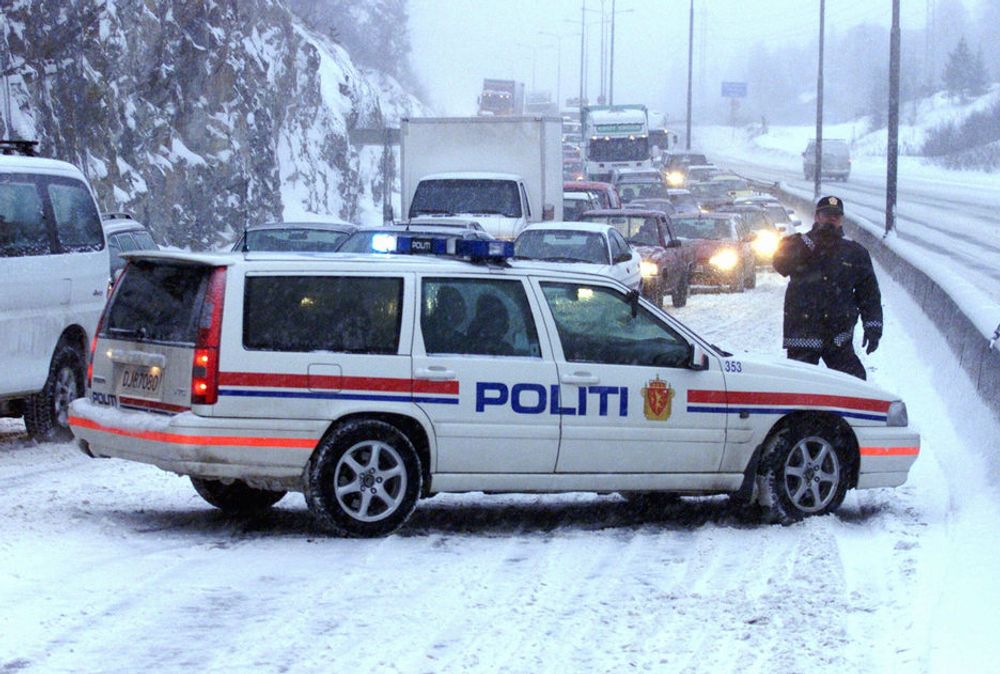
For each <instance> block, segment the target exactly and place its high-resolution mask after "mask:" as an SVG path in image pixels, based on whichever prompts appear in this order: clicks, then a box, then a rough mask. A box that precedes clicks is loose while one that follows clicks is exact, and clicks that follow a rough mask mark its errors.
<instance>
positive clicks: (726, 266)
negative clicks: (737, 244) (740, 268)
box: [708, 248, 740, 271]
mask: <svg viewBox="0 0 1000 674" xmlns="http://www.w3.org/2000/svg"><path fill="white" fill-rule="evenodd" d="M739 261H740V256H739V255H737V254H736V251H735V250H733V249H732V248H723V249H722V250H720V251H718V252H717V253H716V254H715V255H713V256H712V257H710V258H709V260H708V263H709V264H710V265H712V266H713V267H715V268H716V269H721V270H722V271H729V270H730V269H733V268H735V267H736V265H737V264H739Z"/></svg>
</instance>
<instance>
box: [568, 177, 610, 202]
mask: <svg viewBox="0 0 1000 674" xmlns="http://www.w3.org/2000/svg"><path fill="white" fill-rule="evenodd" d="M563 192H591V193H593V194H596V195H597V198H598V199H600V200H601V208H621V207H622V198H621V196H619V195H618V190H616V189H615V186H614V185H612V184H611V183H599V182H594V181H587V180H572V181H568V182H564V183H563Z"/></svg>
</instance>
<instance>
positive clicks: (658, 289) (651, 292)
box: [642, 276, 665, 307]
mask: <svg viewBox="0 0 1000 674" xmlns="http://www.w3.org/2000/svg"><path fill="white" fill-rule="evenodd" d="M664 283H665V281H664V280H663V279H662V278H660V277H659V276H656V277H654V278H647V279H645V280H643V283H642V286H643V290H644V292H643V294H644V295H645V297H646V299H648V300H649V301H650V303H652V304H655V305H656V306H657V307H663V284H664Z"/></svg>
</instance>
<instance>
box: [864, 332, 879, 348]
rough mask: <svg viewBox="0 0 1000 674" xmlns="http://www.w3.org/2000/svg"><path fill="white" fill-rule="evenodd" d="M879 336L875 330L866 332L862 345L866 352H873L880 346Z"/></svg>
mask: <svg viewBox="0 0 1000 674" xmlns="http://www.w3.org/2000/svg"><path fill="white" fill-rule="evenodd" d="M878 341H879V336H878V335H876V334H875V333H874V332H866V333H865V336H864V337H863V338H862V339H861V346H863V347H864V348H865V353H871V352H873V351H874V350H875V349H877V348H878Z"/></svg>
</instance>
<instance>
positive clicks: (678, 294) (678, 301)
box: [670, 272, 691, 309]
mask: <svg viewBox="0 0 1000 674" xmlns="http://www.w3.org/2000/svg"><path fill="white" fill-rule="evenodd" d="M690 293H691V275H690V273H688V272H684V275H683V276H682V277H681V279H680V280H679V281H677V287H676V288H674V292H673V293H672V294H671V295H670V303H671V304H673V305H674V306H675V307H677V308H678V309H680V308H681V307H683V306H685V305H686V304H687V301H688V295H690Z"/></svg>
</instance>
